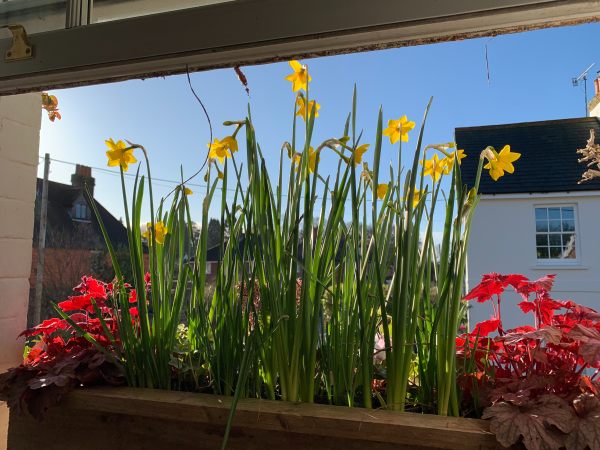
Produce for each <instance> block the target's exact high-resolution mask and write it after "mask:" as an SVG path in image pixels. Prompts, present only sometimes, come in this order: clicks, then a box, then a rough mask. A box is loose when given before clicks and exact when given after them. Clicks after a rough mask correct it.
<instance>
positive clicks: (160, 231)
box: [142, 221, 169, 245]
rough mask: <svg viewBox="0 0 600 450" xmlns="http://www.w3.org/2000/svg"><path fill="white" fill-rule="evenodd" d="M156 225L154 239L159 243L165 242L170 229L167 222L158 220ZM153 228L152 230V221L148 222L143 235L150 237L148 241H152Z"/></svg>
mask: <svg viewBox="0 0 600 450" xmlns="http://www.w3.org/2000/svg"><path fill="white" fill-rule="evenodd" d="M155 225H156V227H155V229H154V240H155V241H156V243H157V244H161V245H162V244H164V243H165V236H166V235H167V233H168V232H169V229H168V228H167V227H166V226H165V224H164V223H163V222H162V221H158V222H156V224H155ZM151 230H152V223H151V222H148V223H147V224H146V231H145V232H144V233H143V234H142V236H144V237H145V238H146V239H148V242H150V237H151V234H150V232H151Z"/></svg>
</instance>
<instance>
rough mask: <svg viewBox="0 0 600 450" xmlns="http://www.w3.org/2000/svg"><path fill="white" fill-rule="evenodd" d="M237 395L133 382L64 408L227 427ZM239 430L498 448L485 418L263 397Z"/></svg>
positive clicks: (245, 406)
mask: <svg viewBox="0 0 600 450" xmlns="http://www.w3.org/2000/svg"><path fill="white" fill-rule="evenodd" d="M230 405H231V397H223V396H217V395H210V394H195V393H189V392H176V391H162V390H154V389H134V388H127V387H119V388H114V387H101V388H84V389H78V390H76V391H74V392H71V393H69V394H68V395H66V396H65V397H64V399H63V402H62V403H61V405H59V406H58V407H59V408H67V409H72V410H83V411H86V410H87V411H95V412H98V413H107V414H121V415H128V416H138V417H146V418H154V419H164V420H170V421H176V422H182V423H197V424H201V423H204V424H211V425H216V426H223V427H224V426H225V424H226V422H227V417H228V414H229V409H230ZM233 426H234V429H235V428H237V429H260V430H265V431H275V432H286V433H297V434H299V435H312V436H323V437H328V438H331V437H337V438H342V439H355V440H358V441H364V442H382V443H388V444H398V445H404V446H410V445H416V444H419V445H425V446H426V447H430V448H440V449H457V448H459V449H465V450H469V449H497V448H500V446H499V444H497V442H496V439H495V436H494V434H493V433H491V432H490V431H489V423H488V422H487V421H484V420H477V419H464V418H456V417H442V416H436V415H429V414H416V413H401V412H395V411H386V410H367V409H363V408H348V407H342V406H330V405H319V404H309V403H290V402H283V401H272V400H262V399H242V400H240V401H239V403H238V406H237V410H236V415H235V420H234V425H233Z"/></svg>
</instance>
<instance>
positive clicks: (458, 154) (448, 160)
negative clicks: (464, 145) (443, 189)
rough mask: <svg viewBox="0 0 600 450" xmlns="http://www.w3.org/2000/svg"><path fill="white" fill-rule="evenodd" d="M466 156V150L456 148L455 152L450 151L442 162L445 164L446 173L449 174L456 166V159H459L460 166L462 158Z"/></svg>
mask: <svg viewBox="0 0 600 450" xmlns="http://www.w3.org/2000/svg"><path fill="white" fill-rule="evenodd" d="M466 157H467V155H465V151H464V150H456V151H455V152H452V153H450V154H449V155H448V156H446V157H445V158H444V159H443V160H442V163H443V164H444V173H445V174H446V175H448V174H449V173H450V172H452V169H453V168H454V161H458V165H459V166H460V160H461V159H464V158H466Z"/></svg>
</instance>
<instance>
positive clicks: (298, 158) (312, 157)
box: [292, 147, 319, 173]
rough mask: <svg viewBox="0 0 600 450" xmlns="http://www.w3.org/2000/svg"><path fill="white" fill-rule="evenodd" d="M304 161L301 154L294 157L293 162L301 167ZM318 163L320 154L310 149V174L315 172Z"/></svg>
mask: <svg viewBox="0 0 600 450" xmlns="http://www.w3.org/2000/svg"><path fill="white" fill-rule="evenodd" d="M301 160H302V155H301V154H300V153H296V154H294V155H293V156H292V162H293V163H294V164H295V165H297V166H299V165H300V161H301ZM317 161H319V153H318V152H316V151H315V149H314V148H312V147H309V148H308V170H309V171H310V173H313V172H314V171H315V167H316V165H317Z"/></svg>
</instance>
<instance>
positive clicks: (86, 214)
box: [73, 202, 90, 220]
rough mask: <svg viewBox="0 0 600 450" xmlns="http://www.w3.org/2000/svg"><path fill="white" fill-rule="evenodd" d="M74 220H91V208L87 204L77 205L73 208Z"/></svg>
mask: <svg viewBox="0 0 600 450" xmlns="http://www.w3.org/2000/svg"><path fill="white" fill-rule="evenodd" d="M73 219H75V220H90V208H89V207H88V205H87V203H83V202H81V203H75V206H73Z"/></svg>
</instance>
